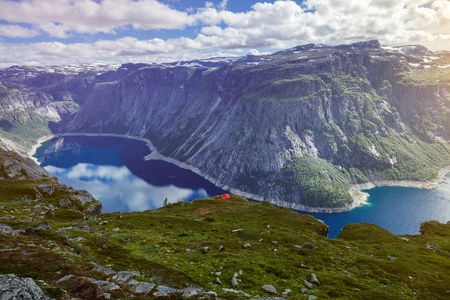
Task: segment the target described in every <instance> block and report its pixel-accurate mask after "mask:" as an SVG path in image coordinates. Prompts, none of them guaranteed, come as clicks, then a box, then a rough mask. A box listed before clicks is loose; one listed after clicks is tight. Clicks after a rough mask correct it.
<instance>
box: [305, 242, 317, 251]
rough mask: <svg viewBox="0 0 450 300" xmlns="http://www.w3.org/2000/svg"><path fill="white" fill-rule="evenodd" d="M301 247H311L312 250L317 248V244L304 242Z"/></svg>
mask: <svg viewBox="0 0 450 300" xmlns="http://www.w3.org/2000/svg"><path fill="white" fill-rule="evenodd" d="M302 247H303V248H309V249H312V250H317V245H316V244H314V243H310V242H306V243H304V244H303V246H302Z"/></svg>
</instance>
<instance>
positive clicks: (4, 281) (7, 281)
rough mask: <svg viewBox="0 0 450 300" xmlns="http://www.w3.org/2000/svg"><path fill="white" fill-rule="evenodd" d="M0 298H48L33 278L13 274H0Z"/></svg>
mask: <svg viewBox="0 0 450 300" xmlns="http://www.w3.org/2000/svg"><path fill="white" fill-rule="evenodd" d="M0 298H1V299H2V300H15V299H27V300H50V299H52V298H49V297H47V296H45V295H44V292H42V290H41V288H40V287H39V286H37V285H36V283H35V282H34V280H33V279H31V278H24V277H17V276H16V275H13V274H6V275H0Z"/></svg>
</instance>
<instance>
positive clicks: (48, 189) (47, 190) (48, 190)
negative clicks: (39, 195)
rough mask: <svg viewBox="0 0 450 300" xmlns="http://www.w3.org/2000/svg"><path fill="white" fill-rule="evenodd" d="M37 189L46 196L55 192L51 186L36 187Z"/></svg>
mask: <svg viewBox="0 0 450 300" xmlns="http://www.w3.org/2000/svg"><path fill="white" fill-rule="evenodd" d="M37 188H38V189H39V190H40V191H41V192H44V193H46V194H49V195H51V194H53V193H54V192H55V188H54V187H53V186H52V185H51V184H41V185H38V186H37Z"/></svg>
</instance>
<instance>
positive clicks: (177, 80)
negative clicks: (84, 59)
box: [64, 41, 450, 206]
mask: <svg viewBox="0 0 450 300" xmlns="http://www.w3.org/2000/svg"><path fill="white" fill-rule="evenodd" d="M424 53H425V54H424ZM418 55H420V56H412V55H410V54H407V53H406V52H405V51H403V50H402V48H399V49H397V51H388V50H385V49H383V48H382V47H381V46H380V45H379V43H378V42H376V41H371V42H366V43H357V44H353V45H343V46H337V47H326V46H320V47H318V46H314V45H307V46H300V47H297V48H293V49H289V50H285V51H281V52H278V53H275V54H273V55H270V56H264V57H253V58H246V59H242V60H238V61H235V62H231V63H228V64H226V65H224V66H223V67H221V68H193V67H167V66H151V67H148V68H144V69H140V70H138V71H136V72H134V73H133V74H131V75H129V76H127V77H125V78H123V79H122V80H120V81H119V82H117V83H111V84H103V85H101V86H98V87H97V88H96V89H94V90H93V92H92V93H91V94H90V95H89V97H88V98H87V100H86V103H85V105H84V106H83V108H82V110H81V111H80V112H79V113H78V114H77V115H76V117H75V118H74V119H73V120H72V121H71V122H69V123H68V124H67V125H66V127H65V128H64V130H65V131H68V132H114V133H126V134H129V135H134V136H140V137H147V138H149V139H150V140H151V141H152V143H153V144H154V146H155V147H156V148H157V150H158V151H159V152H160V153H161V154H163V155H164V156H166V157H169V158H172V159H175V160H177V161H181V162H184V163H187V164H188V165H191V166H193V167H195V168H197V169H198V170H199V172H200V173H201V174H203V175H205V176H206V177H207V178H209V179H211V180H212V181H213V182H215V183H217V184H218V185H220V186H221V187H225V188H236V189H238V190H240V191H244V192H250V193H252V194H254V196H255V197H258V196H259V197H260V198H264V199H270V200H271V201H272V202H275V203H278V204H282V205H287V206H289V204H306V205H310V206H315V205H316V206H327V205H329V206H342V205H346V203H348V201H349V200H348V197H347V196H345V197H344V196H343V199H344V198H345V199H346V200H342V201H341V202H339V201H337V202H333V203H331V204H330V203H327V201H328V200H327V201H325V200H324V201H322V202H323V203H321V202H320V199H319V198H321V197H322V198H323V199H326V198H327V197H328V198H333V197H329V196H316V200H317V202H314V201H309V202H308V201H307V199H308V197H309V198H311V197H312V198H314V195H312V194H314V193H309V192H308V191H307V190H305V188H304V187H305V185H304V184H303V183H302V182H301V181H302V180H298V181H299V182H295V183H293V182H294V181H295V180H293V178H292V176H291V175H292V174H291V175H289V176H286V172H283V170H284V169H283V168H284V167H286V166H287V165H289V164H291V163H292V162H293V161H294V160H295V158H298V157H306V158H308V160H311V161H314V160H316V159H318V158H323V159H326V160H328V162H331V163H332V164H333V166H331V164H330V165H328V166H329V167H330V168H331V169H333V168H334V170H337V172H338V173H339V172H341V171H340V170H343V169H345V170H346V171H342V172H344V173H346V174H344V175H343V176H344V177H346V178H347V179H345V182H340V181H341V180H340V179H337V178H336V176H334V175H333V174H332V173H333V172H332V171H327V172H325V173H326V174H325V176H322V177H323V178H321V180H322V181H321V183H320V184H321V185H322V184H323V183H324V181H323V180H328V179H332V180H333V181H337V182H340V183H344V185H345V184H350V183H356V182H364V181H367V180H368V178H369V177H370V176H382V177H383V176H384V177H388V178H389V177H391V178H394V177H396V176H398V177H402V176H403V177H408V176H410V177H414V178H412V179H426V178H425V177H427V176H428V175H427V174H419V173H420V172H419V171H417V172H416V173H414V172H411V171H406V170H404V169H406V168H407V167H409V166H406V164H407V163H406V161H407V160H408V159H407V158H405V156H408V155H411V154H410V152H413V151H412V150H411V151H409V149H408V151H406V152H407V153H405V152H404V151H405V150H401V149H400V148H406V147H407V146H408V147H409V146H410V147H412V148H414V147H416V148H417V149H419V148H420V149H419V150H417V151H418V152H421V151H423V149H422V148H426V147H428V146H429V145H430V144H433V143H434V144H435V143H437V142H439V143H442V142H443V143H444V144H445V143H447V142H448V141H449V140H450V101H449V85H448V83H446V82H443V83H442V84H430V83H428V82H420V83H417V82H416V81H414V79H410V78H409V77H408V76H410V74H415V73H414V72H416V70H415V69H414V67H413V66H412V64H413V63H412V62H417V61H418V60H420V61H423V58H424V57H423V55H429V54H428V52H423V51H419V54H418ZM433 68H435V69H436V70H438V69H437V67H436V66H433ZM402 72H403V73H402ZM436 72H438V71H436ZM408 80H409V81H408ZM411 82H414V84H412V83H411ZM393 140H395V141H396V142H395V143H392V141H393ZM405 143H408V144H409V145H406V146H405V145H403V144H405ZM415 143H419V144H418V145H417V146H414V144H415ZM420 143H425V144H426V145H425V144H424V145H425V146H422V144H420ZM399 145H400V146H399ZM433 147H434V146H433ZM436 147H438V148H439V147H442V149H440V150H437V151H440V153H441V154H442V155H441V154H440V155H441V157H439V158H436V161H432V162H431V163H430V162H426V164H429V165H433V166H434V168H437V167H438V165H440V164H443V163H446V162H448V161H450V152H449V148H448V147H447V146H444V145H442V146H436ZM416 148H414V149H416ZM414 151H416V150H414ZM421 153H422V152H421ZM414 154H415V153H414ZM414 154H412V155H414ZM436 156H438V155H436ZM306 163H307V162H306ZM302 164H303V165H304V164H305V162H302ZM302 164H301V165H302ZM300 167H301V166H300ZM392 168H397V169H398V170H397V171H394V172H391V171H389V170H390V169H392ZM322 169H323V168H322ZM361 170H364V172H363V173H361V172H360V171H361ZM433 170H434V169H433ZM291 171H292V170H291ZM352 172H353V173H352ZM395 172H396V174H394V173H395ZM430 172H431V171H430ZM433 172H434V171H433ZM291 173H294V174H295V170H294V171H293V172H291ZM397 173H398V174H399V175H398V174H397ZM358 174H359V175H358ZM411 174H412V175H411ZM429 176H431V175H429ZM429 176H428V177H429ZM289 181H291V182H289ZM311 184H312V183H311ZM321 185H319V188H316V190H317V189H319V190H320V189H322V190H324V189H326V188H325V187H323V188H321ZM333 188H334V187H333ZM333 188H330V189H333ZM255 194H256V195H255ZM310 194H311V195H310ZM334 198H339V197H334Z"/></svg>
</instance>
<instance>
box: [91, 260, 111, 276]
mask: <svg viewBox="0 0 450 300" xmlns="http://www.w3.org/2000/svg"><path fill="white" fill-rule="evenodd" d="M91 264H92V265H93V266H94V268H93V269H92V270H93V271H98V272H102V273H104V274H106V275H109V276H114V275H116V272H115V271H114V270H111V269H109V268H106V267H104V266H102V265H99V264H96V263H94V262H91Z"/></svg>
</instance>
